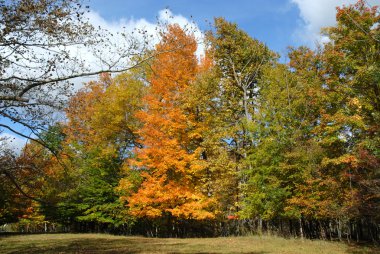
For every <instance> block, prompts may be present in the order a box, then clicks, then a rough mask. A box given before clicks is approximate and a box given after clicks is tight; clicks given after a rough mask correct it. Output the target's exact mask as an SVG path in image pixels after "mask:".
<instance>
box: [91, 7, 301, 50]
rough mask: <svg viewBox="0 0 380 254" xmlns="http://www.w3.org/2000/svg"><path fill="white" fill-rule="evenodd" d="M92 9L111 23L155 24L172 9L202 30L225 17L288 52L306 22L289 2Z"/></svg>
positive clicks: (253, 34)
mask: <svg viewBox="0 0 380 254" xmlns="http://www.w3.org/2000/svg"><path fill="white" fill-rule="evenodd" d="M111 2H112V4H111ZM90 7H91V9H93V10H94V11H96V12H97V13H98V14H100V16H102V17H103V18H104V19H106V20H108V21H117V20H119V19H121V18H125V19H130V18H131V17H133V18H134V19H146V20H147V21H148V22H152V23H153V22H155V19H156V16H157V15H158V12H159V10H162V9H165V8H169V9H170V10H171V12H172V13H173V14H174V15H182V16H184V17H185V18H188V19H191V17H192V18H193V20H194V21H195V22H196V23H197V24H198V26H199V27H200V29H201V30H206V29H208V28H209V21H212V20H213V18H214V17H220V16H222V17H225V18H226V19H227V20H228V21H232V22H236V23H237V24H238V25H239V27H241V28H242V29H243V30H245V31H246V32H248V33H249V34H250V35H251V36H253V37H255V38H257V39H259V40H261V41H263V42H265V43H266V44H267V45H268V46H269V47H270V48H272V49H274V50H276V51H281V50H284V49H286V47H287V45H295V44H297V45H298V44H299V42H297V41H296V40H295V39H296V38H293V37H294V36H292V34H293V32H294V30H295V28H296V27H298V24H299V23H300V22H302V20H300V19H299V9H298V8H297V6H296V4H294V3H291V2H290V1H287V0H272V1H259V0H235V1H221V0H219V1H217V0H204V1H199V0H198V1H196V0H193V1H191V0H176V1H175V0H167V1H154V0H150V1H149V0H140V1H130V0H128V1H122V0H114V1H108V2H107V1H104V0H92V1H91V2H90Z"/></svg>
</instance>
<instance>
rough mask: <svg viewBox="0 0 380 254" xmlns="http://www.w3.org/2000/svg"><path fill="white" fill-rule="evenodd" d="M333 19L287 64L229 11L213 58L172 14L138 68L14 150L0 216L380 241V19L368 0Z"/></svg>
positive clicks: (138, 230) (8, 157)
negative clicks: (315, 43)
mask: <svg viewBox="0 0 380 254" xmlns="http://www.w3.org/2000/svg"><path fill="white" fill-rule="evenodd" d="M336 20H337V24H336V26H333V27H329V28H325V29H324V30H323V34H324V35H325V36H327V37H328V38H329V42H327V43H326V44H324V45H323V46H321V47H317V48H316V49H314V50H312V49H310V48H307V47H299V48H289V52H288V59H289V61H288V62H287V63H281V62H280V60H279V55H278V54H277V53H275V52H273V51H272V50H270V49H269V48H268V47H267V46H266V45H265V44H264V43H262V42H260V41H258V40H256V39H254V38H252V37H250V36H249V35H248V34H247V33H246V32H244V31H243V30H241V29H239V28H238V26H237V25H236V24H234V23H231V22H228V21H226V20H225V19H223V18H216V19H215V20H214V26H213V29H212V30H210V31H208V32H206V33H205V41H204V45H205V52H204V54H203V56H202V57H199V56H197V55H196V49H197V41H196V39H195V37H194V35H193V34H192V33H191V32H189V31H187V30H186V29H183V28H181V27H179V26H178V25H167V26H166V27H165V29H164V30H163V31H161V34H160V37H161V40H160V42H159V43H158V44H157V45H155V47H154V49H150V50H148V51H146V52H145V53H144V54H142V55H141V56H138V57H137V58H139V59H136V61H137V62H139V63H140V64H139V65H138V66H137V67H135V68H133V69H130V70H128V71H125V72H123V73H121V74H118V75H114V76H113V75H111V74H110V73H108V72H106V73H103V74H101V75H100V77H99V79H98V80H94V81H91V82H88V83H87V84H85V86H84V88H82V89H81V90H80V91H79V92H77V93H76V94H75V95H74V96H72V97H71V98H70V100H69V102H68V104H67V105H66V106H65V109H64V110H65V114H66V118H67V120H66V121H65V122H59V123H56V124H54V125H51V126H50V127H49V128H48V129H47V130H45V131H43V132H41V134H40V135H39V137H38V139H37V140H35V141H31V142H30V143H28V144H27V145H26V146H25V147H24V149H23V151H22V153H21V155H19V156H15V155H12V154H11V152H6V150H5V149H3V150H2V151H4V152H3V153H2V155H1V160H2V162H1V163H2V164H1V165H2V167H6V166H3V165H8V168H7V169H8V170H3V172H4V173H3V174H2V175H1V181H2V183H3V184H2V185H1V187H0V188H2V190H1V191H2V193H3V194H2V196H1V200H0V205H1V207H0V216H1V217H0V224H3V223H6V222H11V221H19V223H21V222H23V223H24V224H22V223H21V224H20V225H29V224H28V223H37V222H41V223H45V224H44V230H47V229H46V223H48V224H49V225H55V224H53V223H56V224H57V225H60V227H61V229H62V230H66V231H87V232H88V231H96V232H103V231H104V232H114V233H124V234H144V235H149V236H172V237H174V236H175V237H184V236H219V235H242V234H247V233H252V232H254V233H263V232H274V233H277V234H280V235H285V236H295V237H301V238H304V237H307V238H321V239H339V240H342V239H347V240H353V241H361V240H370V241H379V240H380V220H379V219H380V217H379V215H380V181H379V179H380V178H379V176H380V175H379V174H380V171H379V170H380V135H379V131H380V130H379V129H380V125H379V123H380V76H379V73H380V26H379V22H380V15H379V11H378V9H377V7H368V6H367V5H366V4H365V1H359V2H357V3H356V4H355V5H350V6H345V7H342V8H338V9H337V14H336ZM160 52H164V53H160ZM155 53H157V54H155ZM151 55H155V57H152V58H149V57H147V56H151ZM140 58H141V59H144V61H140V60H141V59H140ZM146 59H148V60H146ZM38 140H40V141H41V142H38ZM41 143H42V144H44V146H42V145H41ZM47 147H48V149H47ZM12 170H13V171H12ZM9 172H12V174H10V173H9ZM7 174H8V175H7ZM37 224H38V223H37ZM40 225H42V224H40ZM23 227H25V226H23ZM36 228H37V226H36ZM24 230H25V228H24Z"/></svg>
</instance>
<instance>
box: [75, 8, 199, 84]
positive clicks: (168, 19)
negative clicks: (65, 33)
mask: <svg viewBox="0 0 380 254" xmlns="http://www.w3.org/2000/svg"><path fill="white" fill-rule="evenodd" d="M86 17H87V18H88V21H89V23H90V24H92V25H93V26H94V27H95V28H98V27H100V28H101V29H104V30H106V31H109V32H110V33H112V36H110V35H109V34H108V35H107V34H105V35H106V36H107V37H108V39H110V42H111V43H112V45H111V46H110V44H107V46H99V47H98V48H96V49H95V50H99V51H98V52H97V53H96V55H97V56H98V57H97V56H95V55H94V54H93V51H94V49H93V50H92V51H90V50H89V49H85V48H77V47H76V48H72V49H71V53H72V55H73V56H74V57H76V58H79V59H81V60H82V61H83V62H85V64H86V67H87V68H88V69H89V70H91V71H96V70H99V69H102V68H103V67H104V62H102V61H100V60H99V59H100V58H102V60H106V62H112V61H114V60H115V59H117V58H118V56H119V55H120V54H119V52H121V51H122V50H123V49H125V48H128V47H129V46H130V45H128V43H130V42H131V41H130V40H128V39H133V40H135V39H136V40H138V41H143V40H144V38H143V35H142V34H141V31H145V32H146V34H147V35H148V36H149V45H148V47H153V46H154V45H155V44H156V43H158V42H159V34H158V30H159V23H160V24H178V25H180V26H181V27H182V28H187V29H188V30H190V31H193V32H194V35H195V37H196V39H197V41H199V42H200V43H199V44H198V50H197V52H196V54H197V56H200V55H202V54H203V51H204V47H203V44H202V43H201V42H202V39H203V33H202V32H201V30H200V29H199V27H198V25H197V24H195V23H193V22H191V21H190V20H189V19H187V18H185V17H184V16H182V15H180V14H173V13H172V12H171V11H170V10H160V11H159V12H158V15H157V22H149V21H148V20H146V19H144V18H142V19H134V18H133V17H130V18H121V19H119V20H116V21H108V20H106V19H104V18H103V17H102V16H101V15H100V14H99V13H97V12H95V11H90V12H89V13H87V14H86ZM139 31H140V32H139ZM122 34H124V35H127V36H126V37H123V36H122ZM128 35H129V36H128ZM129 64H130V63H129V59H128V58H125V59H120V61H119V63H118V66H119V67H121V68H125V67H127V66H128V65H129ZM93 79H96V77H83V78H78V79H76V80H75V82H74V83H75V88H76V89H78V88H80V87H82V86H83V83H84V82H88V81H90V80H93Z"/></svg>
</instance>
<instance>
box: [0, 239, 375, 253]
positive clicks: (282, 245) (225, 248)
mask: <svg viewBox="0 0 380 254" xmlns="http://www.w3.org/2000/svg"><path fill="white" fill-rule="evenodd" d="M0 253H2V254H10V253H44V254H45V253H136V254H137V253H250V254H271V253H276V254H277V253H279V254H297V253H307V254H312V253H317V254H324V253H326V254H330V253H335V254H340V253H342V254H343V253H347V254H365V253H368V254H369V253H371V254H372V253H380V249H378V248H374V247H369V246H367V247H363V246H361V247H360V246H356V245H349V244H344V243H338V242H328V241H310V240H304V241H302V240H300V239H283V238H279V237H273V236H247V237H224V238H187V239H173V238H145V237H125V236H113V235H106V234H35V235H12V236H0Z"/></svg>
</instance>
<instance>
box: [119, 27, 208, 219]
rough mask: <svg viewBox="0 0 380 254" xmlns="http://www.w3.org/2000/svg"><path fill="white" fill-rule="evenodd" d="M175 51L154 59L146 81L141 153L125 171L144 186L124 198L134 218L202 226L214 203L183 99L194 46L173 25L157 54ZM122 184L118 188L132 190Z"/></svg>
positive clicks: (191, 78)
mask: <svg viewBox="0 0 380 254" xmlns="http://www.w3.org/2000/svg"><path fill="white" fill-rule="evenodd" d="M173 47H174V48H178V49H177V50H175V51H172V52H169V53H166V54H161V55H159V56H158V57H157V58H155V59H154V60H153V62H152V65H151V73H150V75H149V76H148V81H149V91H148V93H147V95H145V96H144V97H143V101H144V103H145V104H146V106H145V107H146V109H145V110H142V111H139V112H138V113H137V117H138V119H140V121H141V122H142V124H143V127H142V128H141V129H140V131H139V135H140V136H141V140H140V142H141V144H142V148H140V149H139V148H137V149H136V158H135V159H134V160H133V161H131V163H130V164H126V168H125V170H126V171H127V172H128V171H133V170H139V171H140V172H141V174H140V176H141V178H142V180H141V185H140V186H138V188H137V191H136V192H135V193H132V194H130V195H129V196H124V197H122V198H123V199H124V200H126V201H127V205H128V206H129V209H130V213H131V214H132V215H134V216H136V217H140V218H150V219H154V218H164V219H166V218H168V219H169V221H170V220H171V218H177V219H195V220H203V219H207V218H213V217H214V214H213V213H212V212H210V211H208V208H209V206H210V203H211V200H210V199H209V198H208V197H207V196H206V195H205V194H204V193H203V190H202V189H201V185H200V183H199V178H200V177H201V176H202V173H203V169H204V168H203V166H202V160H201V159H200V150H199V147H197V146H196V145H194V143H193V140H195V139H197V137H198V136H199V133H197V132H196V130H197V128H196V126H197V123H196V121H195V118H194V115H193V113H192V111H191V110H190V109H188V108H187V107H186V102H185V101H184V93H185V91H186V90H187V89H188V87H189V86H191V84H192V82H194V79H195V75H196V71H197V59H196V56H195V50H196V41H195V39H194V37H193V36H192V35H188V34H186V33H185V31H183V30H182V29H181V28H180V27H179V26H178V25H169V26H168V27H167V31H166V32H164V33H163V34H162V39H161V42H160V43H159V44H158V45H157V46H156V50H157V51H158V52H160V51H167V50H169V49H170V48H173ZM131 184H133V183H131V181H128V179H125V180H122V181H121V183H120V188H121V189H125V190H130V189H131Z"/></svg>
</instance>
